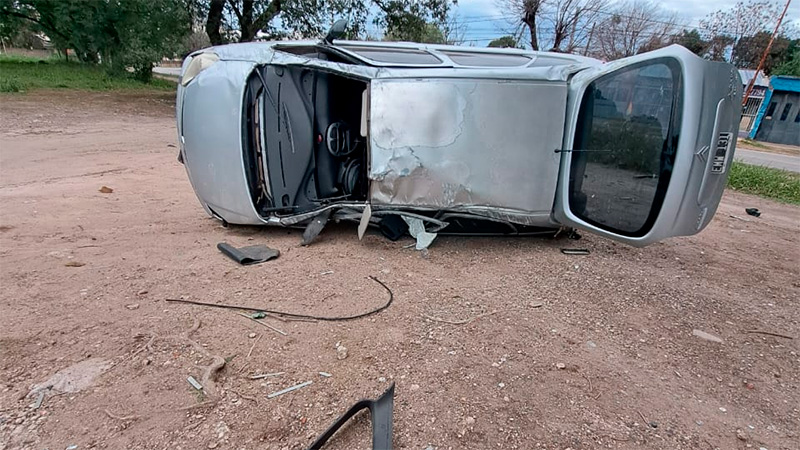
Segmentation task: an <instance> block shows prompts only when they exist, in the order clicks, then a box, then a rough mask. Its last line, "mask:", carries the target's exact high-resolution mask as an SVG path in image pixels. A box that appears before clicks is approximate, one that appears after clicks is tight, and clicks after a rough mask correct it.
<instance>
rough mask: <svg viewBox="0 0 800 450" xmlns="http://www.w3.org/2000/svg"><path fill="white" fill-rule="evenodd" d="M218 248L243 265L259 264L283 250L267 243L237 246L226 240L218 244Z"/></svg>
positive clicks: (276, 255) (273, 257) (278, 254)
mask: <svg viewBox="0 0 800 450" xmlns="http://www.w3.org/2000/svg"><path fill="white" fill-rule="evenodd" d="M217 248H218V249H219V251H221V252H222V254H223V255H225V256H227V257H228V258H230V259H232V260H234V261H236V262H238V263H239V264H241V265H243V266H249V265H251V264H258V263H262V262H265V261H269V260H270V259H275V258H277V257H278V256H280V254H281V252H280V251H278V250H275V249H274V248H269V247H267V246H266V245H251V246H249V247H242V248H236V247H234V246H232V245H230V244H227V243H225V242H220V243H219V244H217Z"/></svg>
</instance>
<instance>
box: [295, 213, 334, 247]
mask: <svg viewBox="0 0 800 450" xmlns="http://www.w3.org/2000/svg"><path fill="white" fill-rule="evenodd" d="M332 212H333V210H331V209H326V210H325V211H322V212H321V213H319V214H318V215H317V217H314V219H312V220H311V222H309V223H308V225H307V226H306V229H305V231H303V242H301V245H303V246H306V245H309V244H311V243H312V242H314V239H316V238H317V236H319V234H320V233H321V232H322V229H323V228H325V225H327V224H328V219H330V218H331V213H332Z"/></svg>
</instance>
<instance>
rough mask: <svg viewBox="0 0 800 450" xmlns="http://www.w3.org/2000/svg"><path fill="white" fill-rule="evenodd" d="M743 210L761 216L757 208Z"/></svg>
mask: <svg viewBox="0 0 800 450" xmlns="http://www.w3.org/2000/svg"><path fill="white" fill-rule="evenodd" d="M744 212H746V213H747V214H750V215H751V216H755V217H761V211H759V210H758V208H745V209H744Z"/></svg>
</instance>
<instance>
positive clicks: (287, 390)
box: [267, 381, 313, 398]
mask: <svg viewBox="0 0 800 450" xmlns="http://www.w3.org/2000/svg"><path fill="white" fill-rule="evenodd" d="M311 383H313V381H306V382H305V383H300V384H295V385H294V386H292V387H288V388H286V389H284V390H282V391H278V392H273V393H272V394H268V395H267V398H275V397H277V396H279V395H283V394H288V393H289V392H292V391H296V390H298V389H300V388H304V387H306V386H308V385H309V384H311Z"/></svg>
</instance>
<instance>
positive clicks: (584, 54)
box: [583, 0, 791, 56]
mask: <svg viewBox="0 0 800 450" xmlns="http://www.w3.org/2000/svg"><path fill="white" fill-rule="evenodd" d="M789 1H791V0H789ZM595 25H597V22H592V29H591V30H589V39H587V40H586V47H585V48H584V49H583V56H586V54H587V53H589V44H591V42H592V36H593V35H594V26H595Z"/></svg>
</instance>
